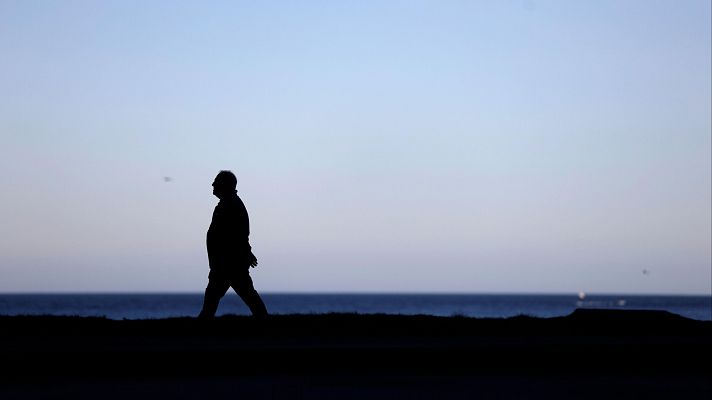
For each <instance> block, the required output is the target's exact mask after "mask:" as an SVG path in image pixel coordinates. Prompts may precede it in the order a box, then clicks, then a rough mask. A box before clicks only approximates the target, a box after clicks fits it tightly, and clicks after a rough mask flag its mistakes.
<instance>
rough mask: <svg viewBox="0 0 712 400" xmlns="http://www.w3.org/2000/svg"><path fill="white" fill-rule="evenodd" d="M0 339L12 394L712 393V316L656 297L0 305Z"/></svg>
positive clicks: (5, 382) (6, 391) (6, 388)
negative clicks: (419, 305) (133, 314)
mask: <svg viewBox="0 0 712 400" xmlns="http://www.w3.org/2000/svg"><path fill="white" fill-rule="evenodd" d="M0 350H1V352H2V354H1V355H2V367H1V368H2V370H1V371H0V372H1V373H2V378H0V382H2V390H1V391H0V397H2V398H3V399H4V398H13V397H15V398H41V397H45V396H47V395H49V396H60V397H61V396H64V395H66V396H70V397H74V398H83V397H85V398H89V397H93V396H100V397H102V398H126V397H137V398H149V397H151V398H153V397H155V396H159V397H160V396H162V395H165V396H166V397H170V398H193V397H196V396H223V395H224V396H230V397H240V396H246V397H248V398H285V399H286V398H340V399H344V398H370V399H381V398H438V399H447V398H471V397H484V398H495V397H496V398H520V397H521V398H549V399H558V398H562V399H563V398H591V399H593V398H596V399H600V398H632V397H641V396H642V397H645V398H677V399H680V398H706V399H709V398H710V394H712V388H711V385H712V384H710V383H709V376H712V375H710V372H712V367H711V365H712V363H710V362H709V359H708V354H711V353H712V352H711V351H710V350H712V322H711V321H697V320H691V319H687V318H683V317H680V316H678V315H675V314H670V313H667V312H659V311H632V310H627V311H616V310H586V309H582V310H577V311H576V312H574V313H572V314H571V315H569V316H566V317H560V318H533V317H526V316H520V317H512V318H503V319H489V318H487V319H480V318H466V317H433V316H406V315H383V314H366V315H361V314H317V315H274V316H271V317H269V318H268V319H266V320H263V321H257V320H253V319H252V318H251V317H247V316H223V317H218V318H216V319H215V320H213V321H210V322H208V323H206V322H201V321H199V320H197V319H194V318H169V319H157V320H111V319H104V318H80V317H55V316H0ZM157 392H158V393H157ZM149 394H150V395H149Z"/></svg>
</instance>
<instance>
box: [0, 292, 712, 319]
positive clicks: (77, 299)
mask: <svg viewBox="0 0 712 400" xmlns="http://www.w3.org/2000/svg"><path fill="white" fill-rule="evenodd" d="M262 298H263V300H264V302H265V304H266V305H267V309H268V310H269V312H270V313H271V314H329V313H356V314H401V315H433V316H464V317H473V318H508V317H514V316H531V317H542V318H549V317H560V316H566V315H569V314H571V313H572V312H573V311H574V310H576V309H577V308H606V309H618V310H662V311H669V312H671V313H674V314H678V315H681V316H683V317H686V318H691V319H696V320H703V321H709V320H712V296H669V295H622V294H621V295H612V294H605V295H604V294H601V295H596V294H590V295H589V294H584V293H574V294H395V293H392V294H389V293H381V294H373V293H361V294H359V293H352V294H327V293H265V294H262ZM202 301H203V295H202V294H199V293H125V294H114V293H112V294H0V315H10V316H12V315H55V316H80V317H104V318H108V319H160V318H178V317H195V316H197V315H198V313H199V312H200V308H201V306H202ZM249 314H250V312H249V309H248V308H247V307H246V306H245V304H244V303H243V302H242V300H241V299H240V298H239V297H238V296H237V295H236V294H234V293H232V292H228V294H226V295H225V297H223V299H222V301H221V302H220V306H219V308H218V313H217V315H218V316H220V315H249Z"/></svg>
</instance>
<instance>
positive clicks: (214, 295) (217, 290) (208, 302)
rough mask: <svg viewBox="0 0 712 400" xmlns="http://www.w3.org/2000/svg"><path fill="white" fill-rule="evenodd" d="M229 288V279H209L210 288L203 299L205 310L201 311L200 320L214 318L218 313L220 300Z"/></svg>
mask: <svg viewBox="0 0 712 400" xmlns="http://www.w3.org/2000/svg"><path fill="white" fill-rule="evenodd" d="M211 275H212V274H211ZM229 288H230V282H229V281H228V280H227V279H221V278H217V277H212V278H211V277H209V278H208V287H206V288H205V296H204V297H203V309H202V310H200V315H198V318H202V319H210V318H213V317H214V316H215V313H216V312H217V311H218V304H220V299H222V297H223V296H224V295H225V293H226V292H227V290H228V289H229Z"/></svg>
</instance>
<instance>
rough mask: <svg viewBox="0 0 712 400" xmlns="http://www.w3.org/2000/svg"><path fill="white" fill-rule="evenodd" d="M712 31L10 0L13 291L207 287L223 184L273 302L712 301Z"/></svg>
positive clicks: (559, 8)
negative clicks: (242, 210) (217, 184)
mask: <svg viewBox="0 0 712 400" xmlns="http://www.w3.org/2000/svg"><path fill="white" fill-rule="evenodd" d="M711 15H712V11H711V9H710V2H709V1H704V0H699V1H693V0H686V1H672V0H670V1H653V0H645V1H633V0H630V1H619V0H616V1H605V0H600V1H599V0H596V1H564V0H561V1H538V0H521V1H475V0H473V1H450V0H444V1H443V0H438V1H262V2H257V1H158V0H157V1H148V2H145V1H93V2H88V1H63V0H58V1H8V0H0V60H1V62H0V184H1V185H2V196H1V197H0V221H1V224H0V293H10V292H202V291H203V289H204V288H205V285H206V284H207V273H208V265H207V255H206V252H205V233H206V230H207V228H208V225H209V223H210V218H211V214H212V211H213V207H214V206H215V204H216V202H217V199H216V198H215V197H213V196H212V194H211V190H212V188H211V183H212V180H213V178H214V176H215V174H216V173H217V172H218V171H219V170H221V169H229V170H232V171H233V172H235V174H236V175H237V178H238V192H239V194H240V196H241V197H242V199H243V201H244V202H245V204H246V206H247V208H248V210H249V212H250V219H251V232H252V234H251V237H250V240H251V244H252V246H253V248H254V250H255V253H256V255H257V256H258V258H259V261H260V265H259V266H258V267H257V268H256V269H254V270H252V276H253V279H254V282H255V287H256V288H257V290H258V291H260V292H264V293H268V292H336V293H338V292H444V293H448V292H451V293H514V292H522V293H578V292H579V291H584V292H587V293H652V294H706V295H710V294H711V293H712V251H711V242H712V233H711V231H712V230H711V225H712V222H711V218H712V215H711V207H712V206H711V205H710V204H711V203H712V188H711V185H712V172H711V166H712V161H711V156H710V153H711V149H712V144H711V137H712V125H711V124H712V115H711V111H710V110H711V108H712V104H711V103H712V100H711V97H712V93H711V91H712V78H711V73H712V72H711V69H712V66H711V62H712V55H711V50H710V48H711V46H712V44H711V32H712V27H711V22H710V21H711ZM164 177H170V178H172V179H171V180H170V181H166V180H164ZM644 272H645V273H644Z"/></svg>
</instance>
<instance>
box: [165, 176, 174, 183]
mask: <svg viewBox="0 0 712 400" xmlns="http://www.w3.org/2000/svg"><path fill="white" fill-rule="evenodd" d="M172 180H173V178H171V177H170V176H164V177H163V181H164V182H171V181H172Z"/></svg>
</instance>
